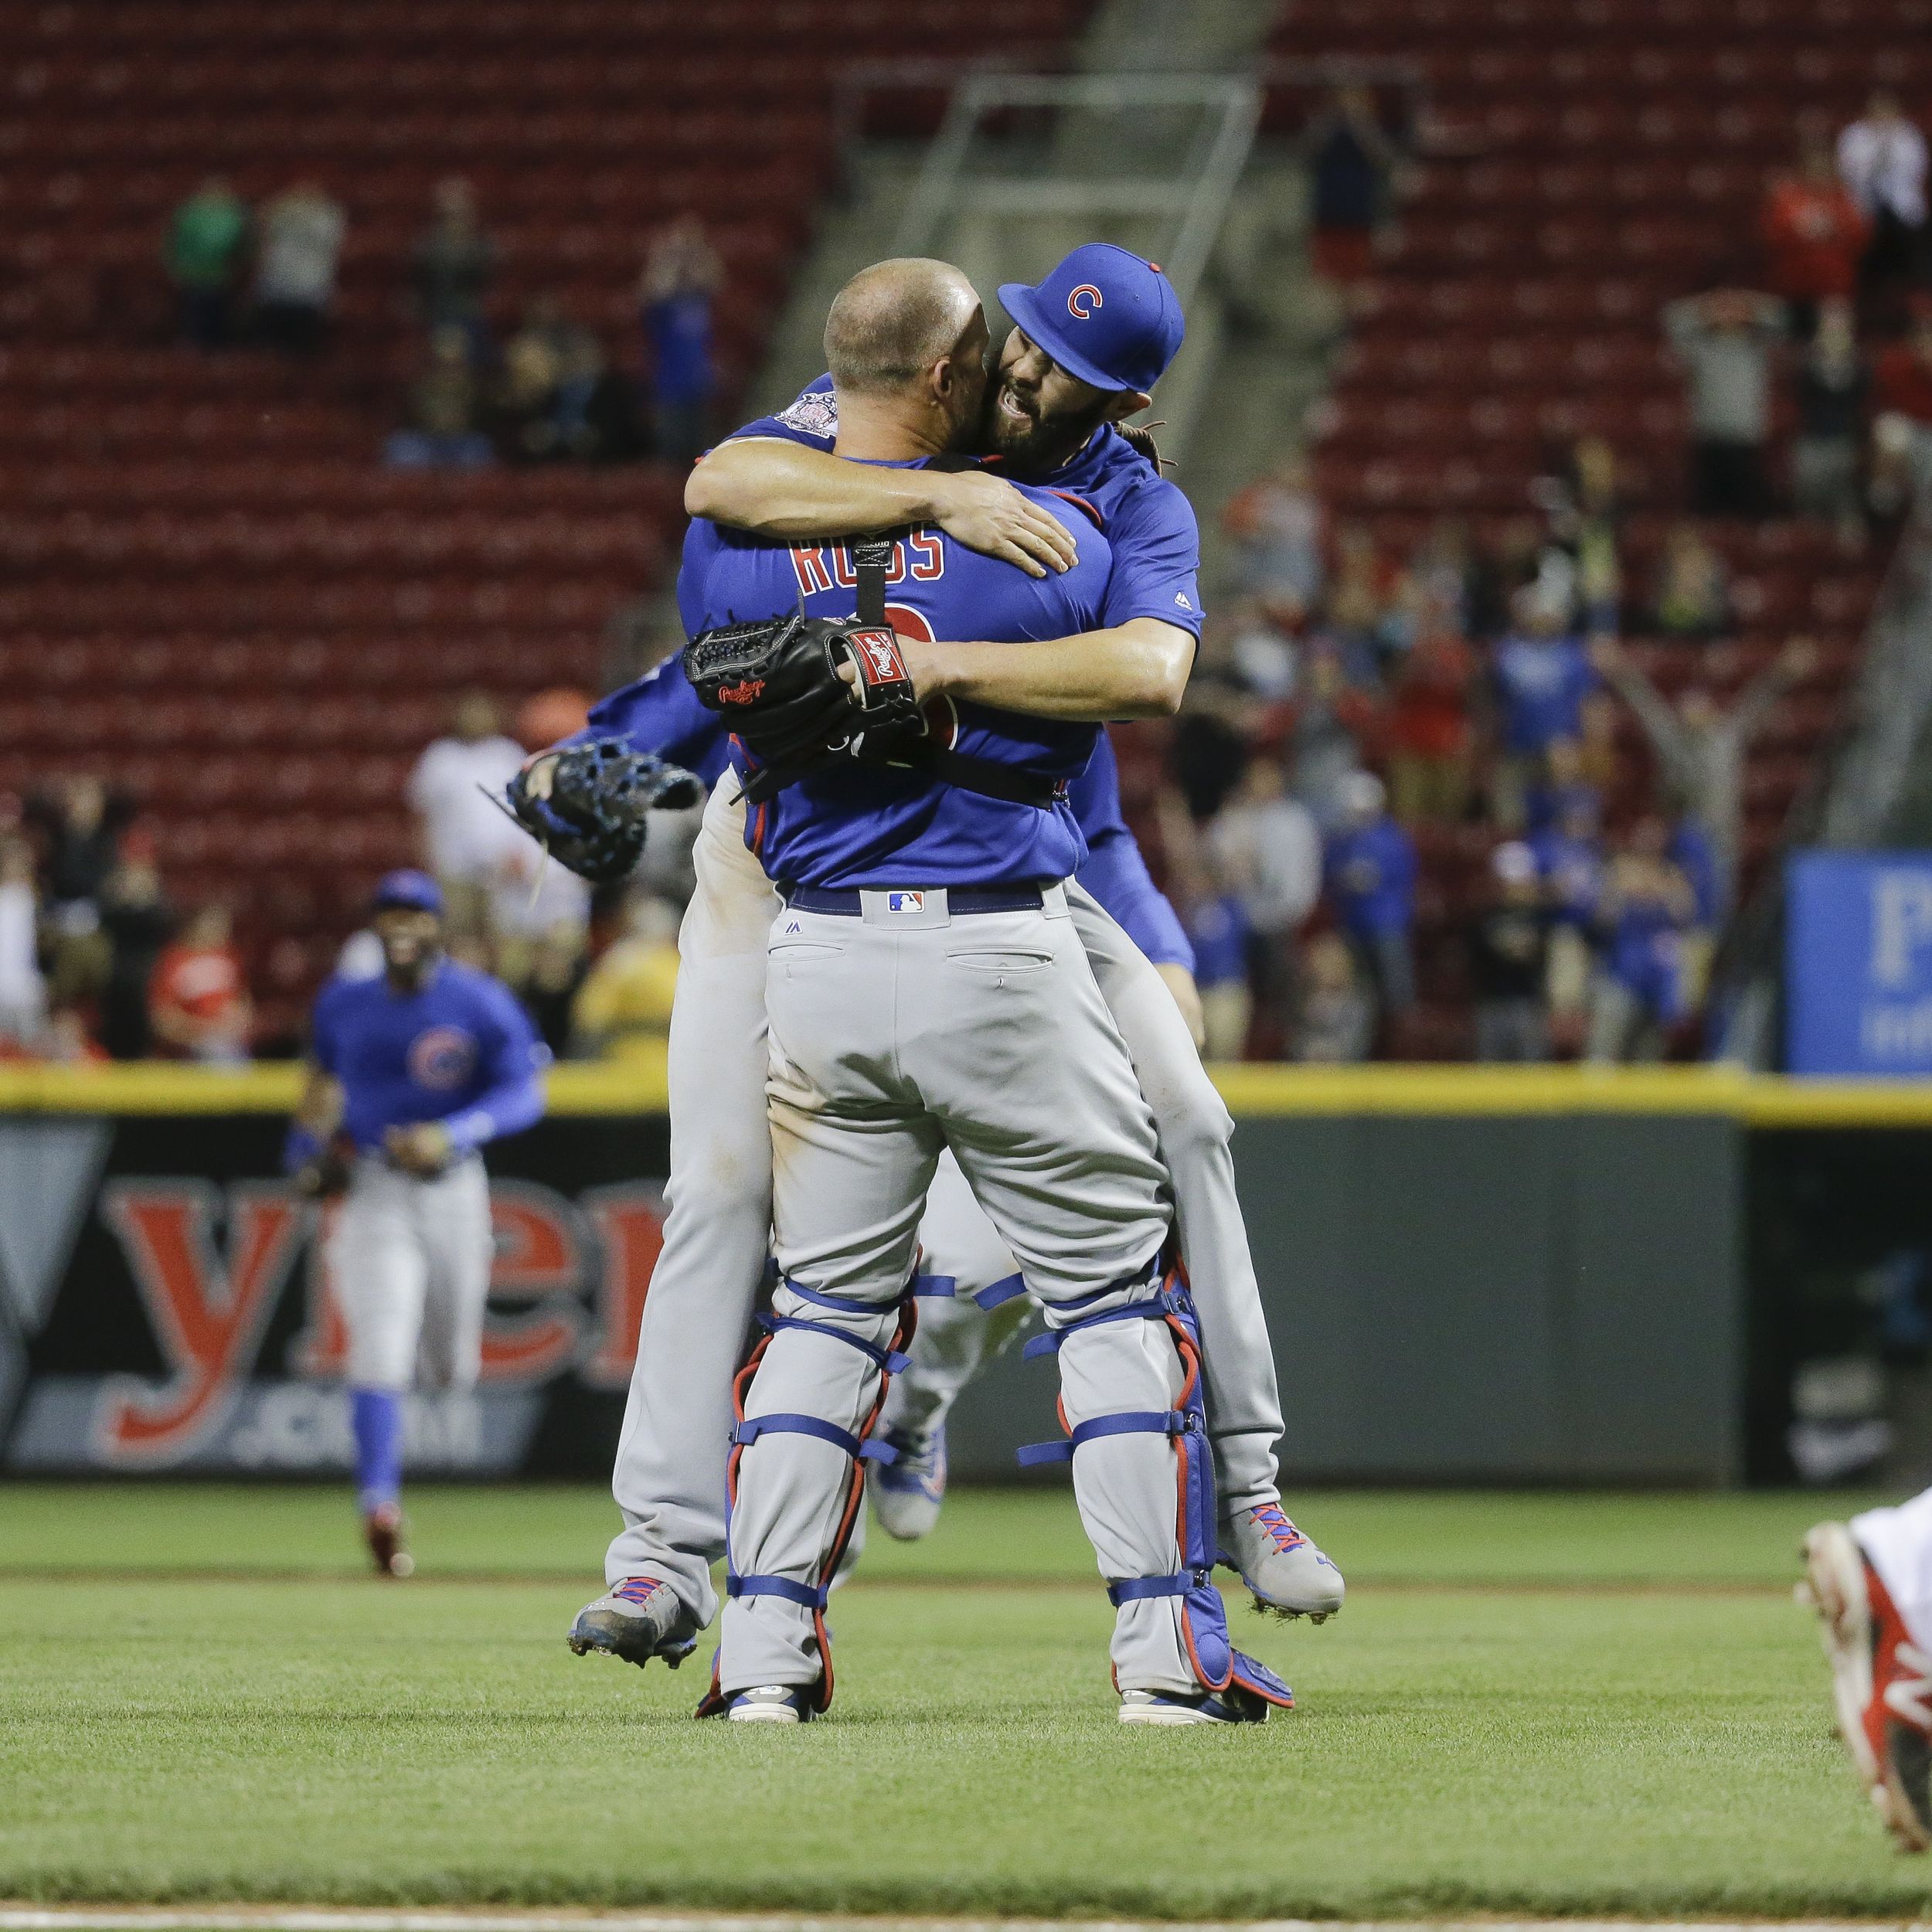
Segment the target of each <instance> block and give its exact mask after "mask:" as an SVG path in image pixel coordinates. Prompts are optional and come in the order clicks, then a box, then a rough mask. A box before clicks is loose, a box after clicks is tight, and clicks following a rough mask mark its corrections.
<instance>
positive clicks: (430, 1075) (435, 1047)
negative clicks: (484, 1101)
mask: <svg viewBox="0 0 1932 1932" xmlns="http://www.w3.org/2000/svg"><path fill="white" fill-rule="evenodd" d="M475 1066H476V1041H475V1039H474V1036H471V1035H470V1034H468V1033H466V1032H464V1030H463V1029H462V1028H461V1027H460V1026H432V1027H431V1028H430V1029H429V1030H428V1032H423V1033H418V1034H417V1036H416V1037H415V1039H413V1040H412V1041H410V1079H411V1080H413V1081H415V1083H417V1086H418V1087H430V1088H432V1089H433V1090H435V1091H436V1092H437V1093H447V1092H449V1091H450V1090H451V1089H452V1088H454V1087H461V1085H462V1084H463V1083H464V1081H465V1080H468V1078H469V1077H470V1075H471V1073H472V1072H473V1071H474V1068H475Z"/></svg>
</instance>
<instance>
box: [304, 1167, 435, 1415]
mask: <svg viewBox="0 0 1932 1932" xmlns="http://www.w3.org/2000/svg"><path fill="white" fill-rule="evenodd" d="M414 1185H415V1183H414V1182H412V1181H411V1180H410V1178H409V1177H408V1175H404V1174H399V1173H397V1172H396V1171H395V1170H394V1169H393V1168H387V1167H385V1166H384V1165H383V1164H382V1162H379V1161H376V1160H371V1159H367V1158H365V1159H362V1160H359V1161H358V1162H356V1163H355V1172H354V1173H353V1174H352V1175H351V1177H350V1179H349V1192H348V1193H347V1194H345V1196H343V1199H342V1206H341V1208H340V1209H338V1212H337V1213H336V1216H335V1229H334V1231H333V1232H332V1234H331V1236H330V1237H329V1244H328V1266H329V1274H330V1277H331V1278H332V1281H333V1282H334V1284H335V1301H336V1305H337V1306H338V1308H340V1309H341V1310H342V1322H343V1325H344V1326H345V1328H347V1329H348V1331H349V1359H348V1369H347V1377H348V1381H349V1386H350V1387H351V1388H352V1389H393V1390H394V1391H396V1393H399V1394H400V1393H402V1392H403V1390H405V1389H407V1388H408V1387H409V1386H410V1383H411V1382H412V1381H413V1379H414V1377H415V1373H416V1353H417V1339H418V1338H419V1336H420V1335H421V1333H422V1328H423V1296H424V1294H425V1291H426V1290H427V1285H428V1280H429V1262H428V1257H427V1256H426V1255H425V1254H424V1253H423V1243H422V1240H421V1237H420V1234H419V1233H418V1231H417V1224H416V1215H415V1212H414V1209H415V1203H414V1202H413V1200H412V1199H411V1198H410V1190H411V1189H412V1188H413V1186H414Z"/></svg>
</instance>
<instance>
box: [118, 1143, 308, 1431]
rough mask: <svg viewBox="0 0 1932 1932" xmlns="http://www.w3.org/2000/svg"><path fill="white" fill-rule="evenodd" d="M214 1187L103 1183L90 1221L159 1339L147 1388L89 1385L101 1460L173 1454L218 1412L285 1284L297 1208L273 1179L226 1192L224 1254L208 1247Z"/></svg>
mask: <svg viewBox="0 0 1932 1932" xmlns="http://www.w3.org/2000/svg"><path fill="white" fill-rule="evenodd" d="M222 1204H223V1203H222V1196H221V1193H220V1192H219V1190H218V1189H216V1188H214V1187H213V1186H211V1185H209V1183H208V1182H205V1181H185V1180H184V1181H158V1182H156V1181H111V1182H109V1183H108V1184H107V1185H106V1186H105V1187H104V1188H103V1189H101V1192H100V1217H101V1219H103V1220H104V1221H105V1222H106V1223H107V1225H108V1226H109V1227H111V1228H112V1229H113V1230H114V1233H115V1234H116V1235H117V1236H118V1237H119V1239H120V1241H121V1248H122V1250H123V1252H124V1253H125V1254H126V1256H127V1257H128V1272H129V1273H130V1274H131V1275H132V1276H133V1277H134V1287H135V1288H136V1289H137V1291H138V1292H139V1294H140V1295H141V1300H142V1301H143V1302H144V1303H145V1304H146V1307H147V1310H148V1318H149V1320H150V1321H151V1322H152V1323H153V1324H154V1329H155V1338H156V1340H158V1342H160V1344H161V1350H162V1356H163V1358H164V1359H165V1362H166V1363H167V1366H168V1379H167V1380H166V1381H165V1382H163V1383H161V1384H160V1385H159V1386H156V1385H155V1384H153V1383H148V1382H145V1381H143V1380H142V1379H140V1378H139V1377H137V1376H116V1377H115V1378H114V1379H113V1380H112V1381H111V1382H110V1383H108V1384H107V1386H106V1388H104V1389H103V1391H102V1392H101V1396H100V1406H99V1407H98V1408H97V1410H96V1411H95V1417H94V1430H95V1436H96V1440H97V1445H98V1447H99V1451H100V1455H101V1458H102V1460H103V1461H107V1462H112V1463H121V1464H130V1463H165V1462H174V1461H179V1460H180V1459H181V1458H182V1457H183V1456H185V1454H187V1453H188V1452H189V1451H190V1450H191V1449H192V1447H194V1445H195V1444H196V1442H197V1441H198V1440H199V1439H200V1438H201V1437H202V1436H203V1435H204V1434H206V1433H207V1431H208V1430H210V1429H211V1428H213V1427H215V1425H216V1423H219V1421H220V1420H221V1419H222V1417H223V1415H224V1414H225V1413H226V1410H227V1408H228V1405H229V1403H230V1400H232V1399H233V1396H234V1394H235V1393H236V1390H237V1389H239V1388H240V1386H241V1380H242V1377H243V1374H244V1372H246V1370H247V1369H248V1367H249V1366H250V1364H251V1363H252V1362H253V1358H254V1354H255V1350H256V1349H257V1347H258V1346H259V1345H260V1340H261V1333H262V1329H263V1327H264V1324H265V1323H266V1322H267V1319H268V1317H269V1314H270V1311H271V1310H272V1309H273V1308H274V1305H275V1303H276V1301H277V1298H279V1296H280V1294H281V1288H282V1284H283V1283H284V1281H286V1280H287V1276H288V1270H289V1268H290V1266H291V1264H292V1263H293V1261H294V1257H295V1252H296V1249H297V1247H298V1237H299V1236H300V1235H301V1230H302V1226H303V1222H304V1218H305V1217H304V1213H303V1210H302V1204H301V1202H299V1201H298V1200H296V1199H294V1196H291V1194H290V1193H289V1192H288V1191H287V1189H286V1188H284V1187H282V1186H281V1185H276V1184H267V1183H264V1182H236V1184H235V1185H233V1186H232V1187H230V1189H228V1192H227V1201H226V1206H227V1216H226V1219H227V1240H226V1244H225V1252H224V1251H222V1250H217V1248H216V1244H215V1225H216V1220H217V1219H218V1218H219V1216H220V1213H221V1209H222Z"/></svg>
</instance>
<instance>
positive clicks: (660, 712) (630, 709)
mask: <svg viewBox="0 0 1932 1932" xmlns="http://www.w3.org/2000/svg"><path fill="white" fill-rule="evenodd" d="M590 738H622V739H624V740H625V741H626V742H627V743H630V744H631V745H634V746H635V747H636V748H637V749H638V750H640V751H652V752H655V753H657V755H658V757H660V758H668V759H669V760H671V762H672V764H676V765H682V766H683V767H684V768H685V770H687V771H695V772H696V774H698V776H699V777H701V778H702V779H703V781H705V783H706V784H707V785H711V784H716V783H717V781H718V778H719V774H722V773H723V770H724V768H725V766H726V764H727V763H728V762H729V757H730V749H729V743H728V734H727V733H726V730H725V727H724V720H723V719H722V718H720V717H719V716H718V715H717V713H716V712H713V711H707V710H706V709H705V708H704V706H703V705H702V704H701V703H700V702H699V699H698V694H697V692H696V691H694V690H693V689H692V688H691V680H690V679H689V678H688V677H686V676H685V669H684V653H683V652H682V651H677V652H674V653H673V654H672V655H671V656H670V657H668V658H665V661H664V662H663V663H662V664H661V665H658V668H656V669H655V671H653V672H651V673H650V674H649V675H648V676H645V677H641V678H640V679H638V681H637V682H636V683H634V684H628V685H625V686H624V689H622V690H621V691H614V692H611V695H610V696H609V697H607V698H600V699H598V700H597V703H596V704H594V706H592V707H591V709H590V723H588V724H587V725H586V726H585V727H584V728H583V730H581V731H580V732H579V733H577V734H576V736H574V737H570V738H566V739H565V740H564V741H563V742H564V743H566V744H577V743H582V742H583V740H586V739H590Z"/></svg>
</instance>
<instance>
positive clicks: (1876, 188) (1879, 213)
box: [1838, 87, 1927, 306]
mask: <svg viewBox="0 0 1932 1932" xmlns="http://www.w3.org/2000/svg"><path fill="white" fill-rule="evenodd" d="M1925 170H1926V151H1925V136H1924V135H1923V134H1921V133H1920V131H1919V130H1918V128H1917V127H1915V126H1914V125H1913V123H1912V122H1910V121H1908V120H1906V117H1905V116H1904V114H1903V113H1902V112H1901V111H1900V107H1899V103H1898V97H1897V96H1896V95H1895V94H1893V93H1892V92H1891V91H1890V90H1889V89H1887V88H1883V87H1881V88H1879V89H1877V90H1875V91H1874V92H1873V94H1872V97H1871V98H1870V100H1869V101H1868V102H1867V103H1866V109H1865V116H1864V118H1863V119H1862V120H1860V121H1853V122H1852V124H1851V125H1850V126H1849V127H1848V128H1845V131H1844V132H1843V133H1842V134H1840V135H1839V136H1838V172H1839V173H1840V174H1841V175H1842V176H1843V177H1844V179H1845V186H1846V187H1847V188H1849V189H1850V190H1851V192H1852V199H1854V200H1855V201H1856V202H1857V203H1858V205H1859V208H1860V209H1862V211H1863V213H1864V215H1865V218H1866V221H1867V222H1868V223H1869V224H1870V240H1869V242H1868V243H1867V244H1866V250H1865V254H1864V258H1863V260H1862V261H1861V262H1860V264H1859V296H1860V298H1861V299H1862V301H1864V302H1865V303H1866V304H1867V305H1868V306H1869V305H1870V304H1872V303H1874V302H1875V301H1879V300H1882V299H1883V297H1884V295H1885V294H1886V291H1887V288H1888V287H1889V286H1890V285H1892V284H1901V283H1902V284H1906V285H1907V286H1910V284H1914V283H1917V282H1919V281H1923V278H1924V276H1925V273H1926V262H1925V256H1926V232H1927V231H1926V200H1925Z"/></svg>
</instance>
